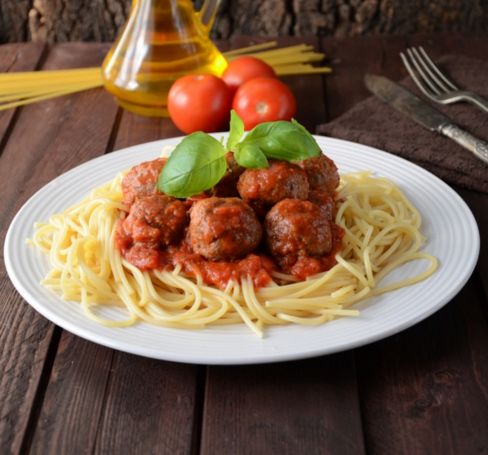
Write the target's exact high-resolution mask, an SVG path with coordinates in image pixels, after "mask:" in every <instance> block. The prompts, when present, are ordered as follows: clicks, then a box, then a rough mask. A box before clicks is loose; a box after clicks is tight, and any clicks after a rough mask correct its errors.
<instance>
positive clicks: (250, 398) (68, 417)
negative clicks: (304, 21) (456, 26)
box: [0, 34, 488, 455]
mask: <svg viewBox="0 0 488 455" xmlns="http://www.w3.org/2000/svg"><path fill="white" fill-rule="evenodd" d="M250 41H252V40H250V39H249V38H247V39H245V38H239V39H235V40H232V42H230V43H225V44H224V45H223V46H222V47H224V48H229V47H236V46H241V45H244V44H246V43H248V42H250ZM282 41H283V43H285V42H286V43H294V42H296V41H297V40H294V39H291V38H284V39H282ZM307 41H308V42H310V43H313V44H315V45H316V46H317V48H320V49H321V50H323V51H324V52H326V53H327V55H328V56H329V59H330V61H331V65H332V66H333V67H334V73H333V74H332V75H330V76H327V77H324V78H322V77H321V76H307V77H295V78H289V79H288V82H289V83H290V85H291V86H292V88H293V90H294V91H295V93H296V95H297V98H298V102H299V111H298V115H297V118H298V120H300V121H301V122H303V123H304V124H305V125H306V126H307V127H308V128H310V129H314V127H315V126H316V125H317V124H319V123H322V122H324V121H326V120H330V119H333V118H335V117H337V116H338V115H340V114H341V113H343V112H345V111H346V110H347V109H349V108H350V107H351V106H353V105H354V104H355V103H357V102H358V101H360V100H362V99H363V98H365V97H367V96H368V93H367V92H366V90H365V88H364V86H363V83H362V77H363V75H364V73H365V72H366V71H370V72H374V73H382V74H385V75H387V76H390V77H391V78H394V79H399V78H400V77H403V76H404V75H405V71H404V70H403V68H402V67H401V65H400V60H399V58H398V52H399V51H400V50H402V49H404V48H405V47H406V46H407V45H412V44H421V43H422V44H426V45H428V47H429V50H430V49H432V54H433V55H434V56H435V57H439V56H441V55H443V54H446V53H455V52H459V53H464V54H466V55H470V56H473V57H479V58H485V59H486V58H488V46H487V45H486V43H487V42H488V36H479V37H468V36H463V35H452V34H451V35H428V36H413V37H379V36H376V37H368V38H357V39H348V40H345V41H339V40H335V39H331V38H327V39H323V40H317V39H315V38H311V39H308V40H307ZM107 49H108V47H107V46H106V45H99V44H79V43H76V44H59V45H55V46H53V47H51V48H46V47H43V46H42V45H40V44H12V45H4V46H1V47H0V71H21V70H32V69H34V68H37V69H55V68H74V67H83V66H94V65H98V64H100V62H101V60H102V58H103V55H104V53H105V52H106V50H107ZM487 82H488V75H487ZM480 115H483V114H481V113H480ZM177 134H179V133H178V131H177V130H176V129H175V127H174V126H173V125H172V124H171V122H170V121H169V120H157V119H146V118H141V117H136V116H134V115H131V114H129V113H127V112H123V111H122V110H120V109H118V108H117V105H116V104H115V102H114V101H113V100H112V98H111V97H110V96H109V95H108V94H107V93H105V92H104V91H103V90H101V89H100V90H91V91H87V92H84V93H80V94H77V95H74V96H67V97H63V98H59V99H56V100H53V101H47V102H43V103H39V104H37V105H31V106H28V107H25V108H22V109H18V110H16V111H8V112H4V113H1V114H0V150H1V153H2V154H1V157H0V182H1V185H2V190H1V198H2V204H1V205H2V211H1V215H0V216H1V221H2V223H1V226H2V227H1V232H2V237H4V236H5V232H6V229H7V227H8V224H9V222H10V220H11V219H12V217H13V216H14V214H15V213H16V211H17V210H18V209H19V208H20V206H21V205H22V204H23V203H24V202H25V201H26V200H27V199H28V198H29V197H30V196H31V195H32V194H33V193H34V192H35V191H36V190H37V189H39V188H41V187H42V186H43V185H45V184H46V183H47V182H49V181H50V180H51V179H53V178H54V177H56V176H57V175H59V174H61V173H63V172H65V171H67V170H68V169H70V168H72V167H74V166H76V165H78V164H80V163H82V162H85V161H87V160H89V159H92V158H94V157H97V156H99V155H102V154H104V153H110V152H112V151H113V150H117V149H120V148H123V147H127V146H130V145H133V144H138V143H142V142H146V141H151V140H155V139H160V138H165V137H170V136H173V135H177ZM460 194H461V195H462V196H463V198H464V199H465V200H466V202H467V203H468V204H469V206H470V207H471V209H472V210H473V212H474V213H475V216H476V217H477V220H478V223H479V226H480V231H481V235H482V252H481V258H480V260H479V263H478V266H477V269H476V271H475V273H474V274H473V276H472V278H471V279H470V280H469V282H468V284H467V285H466V286H465V287H464V289H463V290H462V291H461V292H460V293H459V295H458V296H456V297H455V298H454V299H453V300H452V302H450V303H449V304H448V305H446V307H445V308H443V309H442V310H441V311H439V312H438V313H436V314H435V315H433V316H431V317H430V318H428V319H427V320H425V321H423V322H422V323H420V324H418V325H416V326H415V327H413V328H411V329H408V330H406V331H404V332H402V333H400V334H398V335H395V336H392V337H390V338H388V339H386V340H382V341H379V342H377V343H374V344H371V345H369V346H365V347H362V348H359V349H355V350H353V351H347V352H343V353H340V354H336V355H330V356H324V357H319V358H314V359H309V360H303V361H296V362H287V363H281V364H270V365H255V366H235V367H228V366H226V367H218V366H217V367H215V366H209V367H205V366H195V365H187V364H177V363H171V362H163V361H157V360H151V359H146V358H142V357H137V356H134V355H129V354H125V353H123V352H118V351H114V350H111V349H108V348H105V347H102V346H98V345H96V344H93V343H91V342H88V341H85V340H83V339H82V338H79V337H77V336H74V335H72V334H70V333H69V332H66V331H64V330H62V329H60V328H59V327H56V326H55V325H53V324H52V323H50V322H49V321H47V320H46V319H44V318H43V317H42V316H40V315H39V314H38V313H36V312H35V311H34V310H33V309H32V308H31V307H30V306H29V305H27V304H26V303H25V302H24V301H23V299H22V298H21V297H20V296H19V295H18V294H17V292H16V291H15V289H14V287H13V286H12V284H11V283H10V281H9V279H8V277H7V275H6V272H5V270H4V267H3V266H2V268H1V281H0V283H1V287H0V292H1V299H0V453H1V454H9V453H28V452H30V453H36V454H79V453H83V454H85V453H90V454H91V453H106V454H108V453H114V454H196V453H201V454H206V455H215V454H224V455H232V454H280V455H281V454H292V455H297V454H307V455H308V454H354V455H355V454H363V453H369V454H385V455H386V454H387V455H392V454H437V453H438V454H475V453H476V454H478V453H488V331H487V316H488V305H487V292H488V279H487V276H488V259H487V257H488V254H487V253H488V251H487V248H488V236H487V230H488V210H487V201H488V196H487V195H483V194H478V193H474V192H469V191H460Z"/></svg>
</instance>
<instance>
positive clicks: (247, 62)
mask: <svg viewBox="0 0 488 455" xmlns="http://www.w3.org/2000/svg"><path fill="white" fill-rule="evenodd" d="M256 77H276V73H275V71H274V69H273V68H271V66H269V65H268V64H267V63H264V62H263V61H262V60H260V59H258V58H256V57H247V56H243V57H237V58H236V59H234V60H232V61H231V62H230V63H229V66H228V67H227V69H226V70H225V71H224V74H222V79H223V80H224V82H225V83H226V84H227V85H228V86H229V88H230V91H231V94H232V95H234V93H235V92H236V91H237V89H238V88H239V87H240V86H241V85H242V84H244V82H247V81H249V80H251V79H254V78H256Z"/></svg>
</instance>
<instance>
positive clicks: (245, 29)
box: [0, 0, 488, 42]
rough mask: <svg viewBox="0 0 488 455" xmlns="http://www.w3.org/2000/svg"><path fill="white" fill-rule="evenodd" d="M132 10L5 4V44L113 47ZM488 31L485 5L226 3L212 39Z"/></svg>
mask: <svg viewBox="0 0 488 455" xmlns="http://www.w3.org/2000/svg"><path fill="white" fill-rule="evenodd" d="M130 3H131V0H49V1H47V0H33V1H32V0H31V1H27V0H20V1H19V0H3V2H2V3H0V13H1V14H0V42H6V41H20V40H25V39H32V40H34V41H35V40H48V41H49V42H56V41H57V42H59V41H76V40H85V41H94V40H96V41H112V40H114V38H115V35H116V33H117V30H118V29H119V28H120V26H121V24H122V23H123V22H124V20H125V18H126V16H127V14H128V12H129V6H130ZM202 3H203V0H195V1H194V4H195V5H196V6H197V8H198V7H200V6H201V4H202ZM487 30H488V3H487V2H486V0H451V1H449V2H445V1H442V0H434V1H433V0H418V1H416V2H405V1H401V0H368V1H357V0H326V1H318V0H264V1H260V2H249V1H247V0H223V1H222V2H221V6H220V8H219V13H218V15H217V20H216V23H215V26H214V29H213V37H214V38H216V39H228V38H230V37H232V36H236V35H241V34H245V35H257V36H265V37H270V36H277V35H281V36H283V35H295V36H307V35H315V36H334V37H346V36H358V35H359V36H361V35H376V34H386V33H388V34H397V35H407V34H411V33H415V32H421V31H426V32H434V31H463V32H473V31H487Z"/></svg>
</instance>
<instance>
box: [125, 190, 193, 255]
mask: <svg viewBox="0 0 488 455" xmlns="http://www.w3.org/2000/svg"><path fill="white" fill-rule="evenodd" d="M186 223H187V216H186V208H185V205H184V204H183V203H182V202H181V201H178V200H177V199H174V198H171V197H169V196H166V195H163V194H154V195H151V196H145V197H140V198H138V199H137V200H136V201H135V202H134V203H133V204H132V206H131V208H130V212H129V215H128V216H127V218H125V220H124V221H122V224H121V230H122V233H123V234H124V235H125V237H126V238H128V239H129V240H130V242H131V243H132V244H133V245H134V244H139V245H144V246H145V247H147V248H153V249H157V248H161V247H164V246H168V245H172V244H175V243H177V242H178V241H179V240H180V239H181V238H182V236H183V233H184V229H185V226H186Z"/></svg>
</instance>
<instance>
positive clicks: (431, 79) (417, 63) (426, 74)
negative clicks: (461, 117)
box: [400, 46, 488, 112]
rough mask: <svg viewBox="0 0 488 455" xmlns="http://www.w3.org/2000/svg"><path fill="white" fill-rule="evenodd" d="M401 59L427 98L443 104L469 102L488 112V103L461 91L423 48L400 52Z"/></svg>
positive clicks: (472, 94) (474, 95)
mask: <svg viewBox="0 0 488 455" xmlns="http://www.w3.org/2000/svg"><path fill="white" fill-rule="evenodd" d="M400 57H401V58H402V61H403V64H404V65H405V68H406V69H407V71H408V73H409V74H410V76H411V77H412V79H413V80H414V82H415V83H416V84H417V87H418V88H419V89H420V90H421V91H422V93H423V94H424V95H425V96H426V97H427V98H429V99H431V100H432V101H435V102H437V103H441V104H451V103H456V102H458V101H467V102H468V103H471V104H474V105H475V106H477V107H478V108H480V109H482V110H483V111H485V112H488V101H487V100H485V99H484V98H482V97H481V96H478V95H476V94H475V93H472V92H468V91H466V90H460V89H459V88H458V87H457V86H456V85H455V84H453V83H452V82H451V81H450V80H449V79H448V78H447V77H446V76H444V75H443V74H442V72H441V71H440V70H439V68H438V67H437V65H436V64H435V63H434V62H433V61H432V60H431V58H430V57H429V56H428V55H427V52H425V51H424V49H423V47H422V46H419V48H418V49H416V48H414V47H412V48H410V49H407V55H405V54H404V53H403V52H400ZM412 66H413V67H414V68H415V70H414V69H413V68H412Z"/></svg>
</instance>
